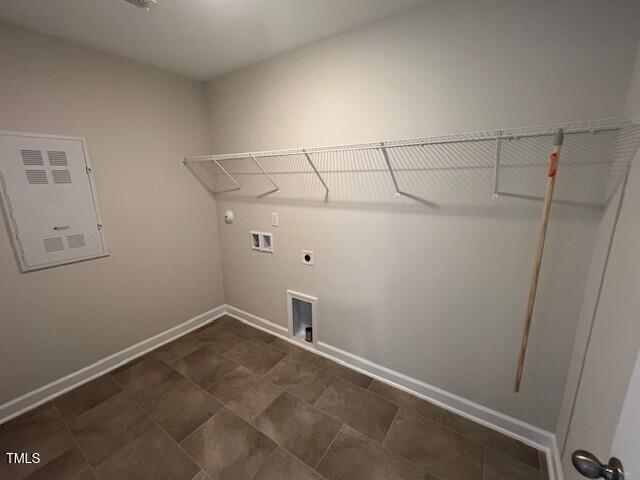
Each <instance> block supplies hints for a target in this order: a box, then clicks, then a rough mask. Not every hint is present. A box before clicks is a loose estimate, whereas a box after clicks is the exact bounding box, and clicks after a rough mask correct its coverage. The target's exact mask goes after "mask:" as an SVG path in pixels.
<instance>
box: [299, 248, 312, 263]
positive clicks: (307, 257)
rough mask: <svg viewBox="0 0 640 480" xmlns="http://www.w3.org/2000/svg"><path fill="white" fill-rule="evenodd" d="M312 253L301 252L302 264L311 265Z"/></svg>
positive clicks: (307, 251) (309, 251)
mask: <svg viewBox="0 0 640 480" xmlns="http://www.w3.org/2000/svg"><path fill="white" fill-rule="evenodd" d="M313 258H314V257H313V252H312V251H311V250H302V263H304V264H305V265H313V264H314V263H313Z"/></svg>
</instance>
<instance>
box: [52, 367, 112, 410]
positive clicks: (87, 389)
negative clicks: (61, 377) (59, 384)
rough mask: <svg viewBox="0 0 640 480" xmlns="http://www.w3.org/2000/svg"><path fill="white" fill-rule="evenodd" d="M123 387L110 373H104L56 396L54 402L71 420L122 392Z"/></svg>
mask: <svg viewBox="0 0 640 480" xmlns="http://www.w3.org/2000/svg"><path fill="white" fill-rule="evenodd" d="M121 391H122V389H121V388H120V386H119V385H118V384H117V383H116V382H115V381H114V380H113V378H111V376H109V375H104V376H102V377H98V378H96V379H95V380H92V381H90V382H88V383H85V384H84V385H81V386H80V387H78V388H76V389H74V390H71V391H70V392H67V393H65V394H64V395H62V396H60V397H58V398H56V399H55V400H54V401H53V404H54V405H55V407H56V408H57V409H58V411H59V412H60V415H62V418H64V419H65V420H67V421H69V420H71V419H73V418H75V417H77V416H78V415H80V414H82V413H84V412H86V411H87V410H90V409H91V408H93V407H95V406H96V405H98V404H100V403H102V402H104V401H105V400H107V399H109V398H111V397H113V396H114V395H117V394H118V393H120V392H121Z"/></svg>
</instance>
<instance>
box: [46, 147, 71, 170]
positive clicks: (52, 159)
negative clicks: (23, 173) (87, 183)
mask: <svg viewBox="0 0 640 480" xmlns="http://www.w3.org/2000/svg"><path fill="white" fill-rule="evenodd" d="M47 155H48V156H49V165H51V166H52V167H66V166H67V165H69V162H68V161H67V152H55V151H54V152H52V151H48V152H47Z"/></svg>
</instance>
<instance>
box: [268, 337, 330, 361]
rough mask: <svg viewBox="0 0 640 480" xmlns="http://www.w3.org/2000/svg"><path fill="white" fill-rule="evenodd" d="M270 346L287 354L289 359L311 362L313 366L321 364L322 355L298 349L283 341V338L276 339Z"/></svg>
mask: <svg viewBox="0 0 640 480" xmlns="http://www.w3.org/2000/svg"><path fill="white" fill-rule="evenodd" d="M269 345H271V346H272V347H274V348H277V349H278V350H281V351H283V352H285V353H286V354H287V355H289V357H291V358H294V359H296V360H300V361H303V362H309V363H311V364H317V363H319V362H320V358H321V357H320V355H318V354H316V353H313V352H310V351H309V350H305V349H304V348H301V347H298V346H296V345H294V344H293V343H291V342H287V341H286V340H283V339H282V338H277V339H275V340H274V341H273V342H271V343H270V344H269Z"/></svg>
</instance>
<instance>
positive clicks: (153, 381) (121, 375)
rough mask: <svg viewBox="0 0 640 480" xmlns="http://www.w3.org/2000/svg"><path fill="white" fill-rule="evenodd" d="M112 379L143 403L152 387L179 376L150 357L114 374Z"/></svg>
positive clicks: (162, 363)
mask: <svg viewBox="0 0 640 480" xmlns="http://www.w3.org/2000/svg"><path fill="white" fill-rule="evenodd" d="M113 378H114V379H115V381H116V382H118V383H119V384H120V385H121V386H122V388H124V389H125V390H126V391H127V392H128V393H129V394H130V395H132V396H133V397H134V398H135V399H136V400H138V401H144V400H146V399H147V398H148V395H149V391H150V390H151V389H152V388H153V387H157V386H158V385H161V384H163V383H166V382H169V381H171V380H175V379H177V378H180V374H179V373H178V372H176V371H175V370H174V369H173V368H171V367H169V366H168V365H167V364H166V363H164V362H162V361H161V360H159V359H157V358H155V357H152V356H151V357H147V358H145V359H144V360H143V361H141V362H139V363H136V364H135V365H133V366H131V367H129V368H127V369H125V370H122V371H121V372H118V373H116V374H115V375H113Z"/></svg>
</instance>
